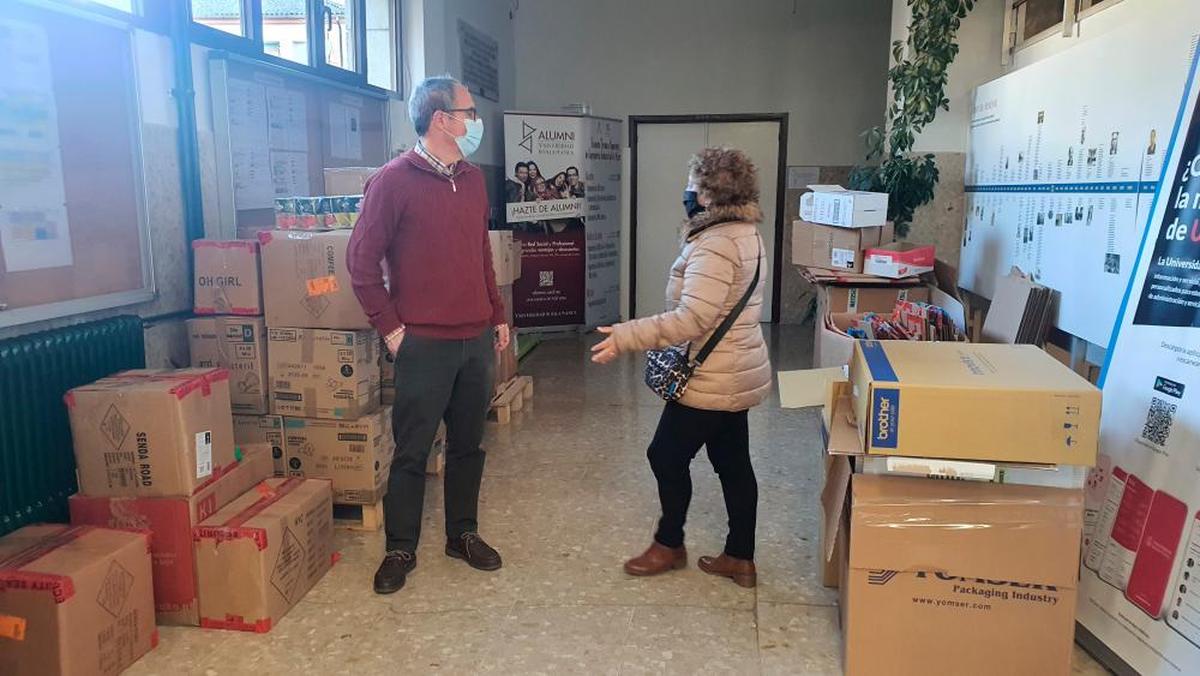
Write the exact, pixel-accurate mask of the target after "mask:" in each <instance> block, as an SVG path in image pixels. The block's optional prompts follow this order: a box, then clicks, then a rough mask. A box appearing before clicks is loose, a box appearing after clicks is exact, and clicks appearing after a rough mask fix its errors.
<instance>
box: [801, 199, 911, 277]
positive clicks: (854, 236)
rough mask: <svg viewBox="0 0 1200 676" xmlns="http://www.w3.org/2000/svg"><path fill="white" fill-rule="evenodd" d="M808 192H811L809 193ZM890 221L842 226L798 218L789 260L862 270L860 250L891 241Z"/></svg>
mask: <svg viewBox="0 0 1200 676" xmlns="http://www.w3.org/2000/svg"><path fill="white" fill-rule="evenodd" d="M809 194H810V195H811V194H812V193H809ZM893 237H895V232H894V230H893V228H892V224H891V223H888V224H885V225H880V226H873V227H867V228H843V227H839V226H834V225H822V224H819V223H811V222H809V221H805V220H799V221H795V222H794V223H792V263H794V264H796V265H806V266H812V267H817V268H828V269H832V270H848V271H850V272H862V270H863V250H864V249H866V248H869V247H874V246H879V245H880V244H886V243H888V242H891V241H892V238H893Z"/></svg>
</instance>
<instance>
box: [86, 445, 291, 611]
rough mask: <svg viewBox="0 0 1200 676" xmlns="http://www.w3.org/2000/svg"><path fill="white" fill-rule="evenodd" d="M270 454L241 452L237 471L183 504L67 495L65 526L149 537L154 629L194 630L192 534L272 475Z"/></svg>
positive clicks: (251, 449) (257, 448)
mask: <svg viewBox="0 0 1200 676" xmlns="http://www.w3.org/2000/svg"><path fill="white" fill-rule="evenodd" d="M272 469H273V468H272V463H271V452H270V449H269V448H268V447H267V446H265V445H262V444H259V445H254V446H247V447H246V448H245V455H244V457H243V458H242V460H241V461H240V462H238V464H237V465H235V466H234V467H233V468H232V469H230V470H229V471H228V472H226V473H225V474H223V475H222V476H220V477H218V478H217V480H216V481H214V482H212V483H210V484H209V485H207V486H205V487H204V488H201V489H200V490H198V491H196V494H195V495H193V496H191V497H188V498H182V497H181V498H99V497H92V496H88V495H82V494H77V495H72V496H71V498H70V501H69V504H70V508H71V523H72V524H75V525H91V526H107V527H110V528H134V529H139V530H147V531H150V533H151V539H150V552H151V554H152V555H153V570H154V610H155V613H156V615H157V617H158V623H159V624H175V625H191V626H199V625H200V607H199V604H198V600H197V592H196V566H195V557H194V555H193V552H192V528H193V527H195V526H196V525H198V524H199V523H200V522H201V521H203V520H205V519H207V518H208V517H209V516H211V515H212V514H214V513H216V511H217V510H219V509H220V508H222V507H224V506H225V505H227V504H229V503H230V502H231V501H233V499H234V498H236V497H238V496H239V495H241V494H242V493H245V492H246V491H248V490H250V488H251V487H252V486H254V485H255V484H257V483H258V482H260V481H262V480H263V479H267V478H269V477H270V476H271V473H272Z"/></svg>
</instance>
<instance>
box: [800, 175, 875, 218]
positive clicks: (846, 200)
mask: <svg viewBox="0 0 1200 676" xmlns="http://www.w3.org/2000/svg"><path fill="white" fill-rule="evenodd" d="M808 187H809V189H810V190H812V192H809V193H805V194H803V195H801V196H800V218H802V219H804V220H806V221H809V222H812V223H823V224H825V225H838V226H841V227H843V228H864V227H870V226H873V225H883V224H884V222H886V221H887V211H888V194H887V193H885V192H864V191H861V190H846V189H845V188H843V187H842V186H840V185H810V186H808Z"/></svg>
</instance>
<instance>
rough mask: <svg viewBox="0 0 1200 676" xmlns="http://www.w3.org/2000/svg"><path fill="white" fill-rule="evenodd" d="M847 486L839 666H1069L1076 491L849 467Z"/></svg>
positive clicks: (982, 669)
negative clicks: (895, 474) (892, 474)
mask: <svg viewBox="0 0 1200 676" xmlns="http://www.w3.org/2000/svg"><path fill="white" fill-rule="evenodd" d="M851 494H852V497H851V507H850V542H849V547H848V550H849V557H848V561H847V565H846V577H845V578H844V579H843V581H842V582H843V584H842V586H843V590H844V593H845V603H844V604H843V610H844V613H845V615H844V620H843V625H842V630H843V635H844V636H845V665H844V666H845V670H846V673H847V674H848V675H850V676H855V675H858V674H892V675H896V676H904V675H908V674H912V675H914V676H917V675H920V676H925V675H926V674H931V673H942V674H973V675H975V674H979V675H985V674H1046V675H1050V674H1061V675H1064V676H1065V675H1066V674H1070V673H1071V656H1072V652H1073V645H1074V636H1075V600H1076V589H1077V582H1076V578H1077V577H1078V573H1079V541H1080V537H1081V534H1082V530H1083V492H1082V491H1080V490H1068V489H1061V488H1037V487H1031V486H1007V485H1001V484H974V483H962V482H950V481H938V480H936V479H910V478H900V477H883V476H870V475H861V474H856V475H855V476H854V480H853V482H852V485H851Z"/></svg>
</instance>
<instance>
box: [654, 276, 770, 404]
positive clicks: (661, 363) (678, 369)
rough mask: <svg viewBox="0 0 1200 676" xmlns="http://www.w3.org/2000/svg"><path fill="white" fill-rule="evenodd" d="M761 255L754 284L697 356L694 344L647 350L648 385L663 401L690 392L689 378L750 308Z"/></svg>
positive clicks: (677, 397) (676, 399)
mask: <svg viewBox="0 0 1200 676" xmlns="http://www.w3.org/2000/svg"><path fill="white" fill-rule="evenodd" d="M759 258H760V260H759V262H758V263H757V264H756V265H755V268H754V279H753V280H751V281H750V287H749V288H747V289H746V293H744V294H742V297H741V299H740V300H739V301H738V303H737V305H735V306H734V308H733V310H731V311H730V312H729V316H728V317H726V318H725V320H724V321H722V322H721V325H720V326H718V327H717V330H716V331H713V334H712V336H711V337H709V339H708V342H706V343H705V344H704V347H703V348H701V349H700V351H699V352H697V353H696V358H695V359H692V358H690V357H689V354H690V353H691V351H692V345H691V343H688V344H687V345H683V346H680V345H671V346H669V347H665V348H663V349H661V350H650V351H648V352H646V386H647V387H649V388H650V389H651V390H652V391H653V392H654V393H655V394H657V395H658V396H659V397H661V398H662V399H663V400H665V401H679V400H680V399H681V398H682V397H683V395H684V393H686V392H687V386H688V381H689V380H691V378H692V374H693V373H695V372H696V369H697V368H699V367H700V365H701V364H703V363H704V360H705V359H708V355H710V354H712V351H713V350H715V349H716V348H717V344H718V343H720V342H721V339H722V338H724V337H725V334H726V333H728V332H729V329H730V328H732V327H733V323H734V322H735V321H737V318H738V316H739V315H741V314H742V310H745V309H746V304H747V303H749V302H750V297H751V296H753V295H754V288H755V287H756V286H758V276H759V273H760V272H761V271H762V261H761V253H760V254H759Z"/></svg>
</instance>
